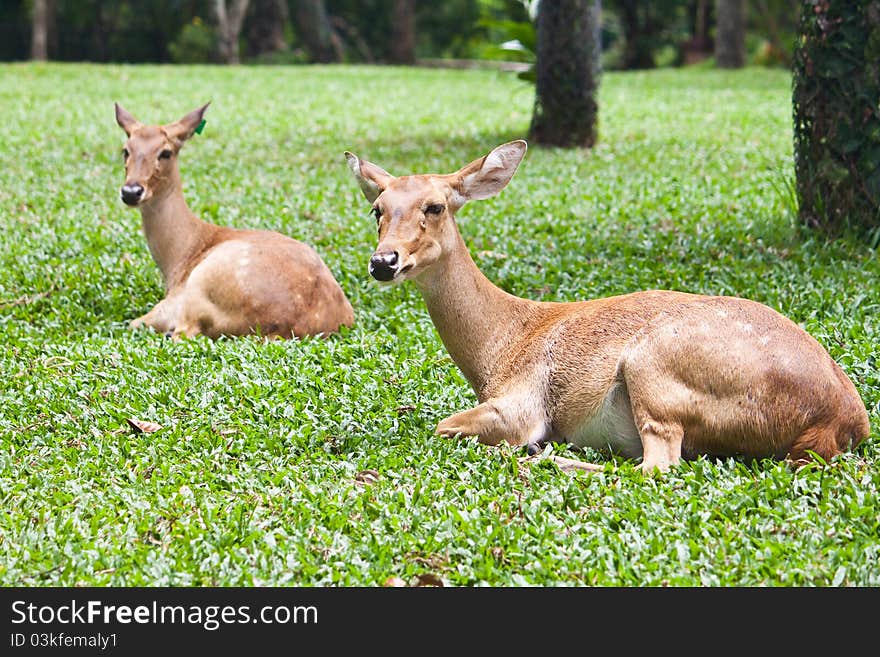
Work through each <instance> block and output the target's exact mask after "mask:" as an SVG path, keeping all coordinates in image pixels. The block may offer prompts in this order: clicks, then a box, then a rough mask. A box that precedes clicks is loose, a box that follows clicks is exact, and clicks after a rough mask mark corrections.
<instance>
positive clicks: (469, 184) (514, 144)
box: [450, 139, 528, 209]
mask: <svg viewBox="0 0 880 657" xmlns="http://www.w3.org/2000/svg"><path fill="white" fill-rule="evenodd" d="M527 148H528V146H527V144H526V142H525V141H524V140H522V139H517V140H516V141H509V142H507V143H506V144H501V145H500V146H496V147H495V148H493V149H492V150H491V151H489V153H488V154H487V155H486V156H485V157H483V158H480V159H479V160H474V161H473V162H471V163H470V164H468V165H467V166H464V167H462V168H461V169H459V170H458V171H456V172H455V173H454V174H452V175H451V176H450V178H451V181H450V182H451V184H452V189H453V190H454V194H453V199H452V203H453V205H455V206H457V207H456V209H458V208H460V207H461V206H462V205H464V204H465V202H467V201H471V200H479V199H484V198H489V197H491V196H495V195H496V194H497V193H498V192H500V191H501V190H502V189H504V188H505V187H506V186H507V183H509V182H510V179H511V178H513V174H515V173H516V169H517V167H518V166H519V163H520V162H522V160H523V158H524V157H525V155H526V149H527Z"/></svg>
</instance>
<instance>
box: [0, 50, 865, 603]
mask: <svg viewBox="0 0 880 657" xmlns="http://www.w3.org/2000/svg"><path fill="white" fill-rule="evenodd" d="M533 93H534V91H533V87H531V86H529V85H527V84H526V83H524V82H522V81H520V80H517V79H516V77H515V76H513V75H512V74H501V73H495V72H490V71H446V70H410V69H403V68H380V67H353V66H351V67H349V66H339V67H336V66H334V67H294V68H286V67H266V68H249V67H240V68H222V67H167V66H166V67H163V66H97V65H58V64H53V65H30V64H15V65H0V116H2V117H3V121H2V122H0V229H2V230H0V258H2V260H0V262H2V269H0V501H2V504H0V584H2V585H5V586H10V585H25V586H47V585H63V586H73V585H114V586H139V585H175V586H211V585H221V586H227V585H245V586H250V585H302V586H314V585H320V586H324V585H364V586H380V585H382V584H383V583H384V582H385V581H386V579H388V578H389V577H399V578H401V579H403V580H404V581H406V582H407V583H411V584H414V583H416V582H418V581H419V578H422V580H423V581H436V579H435V578H440V579H441V580H442V582H443V583H444V584H445V585H448V586H456V585H458V586H461V585H465V586H467V585H493V586H501V585H526V584H533V585H600V586H661V585H670V586H701V585H706V586H752V585H769V586H837V585H841V586H878V585H880V520H878V501H880V500H878V489H880V468H878V462H880V447H878V430H877V427H878V426H880V374H878V369H877V363H876V360H875V358H876V355H875V343H876V342H877V339H878V333H877V331H878V327H877V318H878V316H880V286H878V285H877V280H878V275H880V263H878V258H877V253H876V251H874V250H871V249H870V248H868V247H867V246H865V245H863V244H860V243H859V242H857V241H855V240H852V239H841V240H838V241H835V242H827V241H825V240H823V239H821V238H818V237H816V236H813V235H811V234H809V233H806V232H804V231H802V230H801V229H799V228H798V227H797V225H796V221H795V214H794V213H795V205H794V201H793V197H792V191H791V190H792V182H793V165H792V160H791V151H792V140H791V104H790V79H789V76H788V75H787V74H786V73H784V72H780V71H766V70H759V69H750V70H744V71H739V72H733V73H725V72H717V71H710V70H699V71H680V70H679V71H671V70H670V71H656V72H651V73H627V74H614V73H607V74H605V75H604V76H603V79H602V86H601V93H600V144H599V145H598V147H597V148H595V149H594V150H592V151H589V152H587V151H578V150H570V151H567V150H552V149H541V148H537V147H533V148H531V149H530V151H529V153H528V155H527V158H526V160H525V161H524V163H523V165H522V166H521V167H520V169H519V172H518V173H517V175H516V176H515V177H514V179H513V181H512V182H511V184H510V185H509V186H508V187H507V188H506V189H505V190H504V191H503V192H502V193H501V195H500V196H498V197H496V198H493V199H490V200H486V201H479V202H474V203H471V204H469V205H468V206H466V207H465V208H464V209H462V211H461V212H460V213H459V217H458V219H459V223H460V225H461V229H462V233H463V235H464V237H465V240H466V242H467V243H468V245H469V246H470V248H471V250H472V253H473V255H474V259H475V260H476V262H477V264H478V265H479V266H480V267H481V268H482V269H483V270H484V271H485V273H486V274H487V276H489V278H490V279H492V280H493V281H495V282H496V283H497V284H499V285H500V286H502V287H503V288H504V289H506V290H508V291H510V292H512V293H515V294H518V295H521V296H526V297H530V298H533V299H544V300H577V299H584V298H593V297H602V296H608V295H613V294H620V293H626V292H631V291H634V290H640V289H647V288H671V289H677V290H684V291H690V292H701V293H707V294H734V295H739V296H745V297H749V298H752V299H755V300H758V301H761V302H764V303H766V304H768V305H770V306H771V307H773V308H776V309H778V310H779V311H781V312H782V313H784V314H786V315H788V316H789V317H791V318H792V319H794V320H795V321H796V322H798V323H800V324H801V325H802V326H804V327H805V328H806V329H807V330H808V331H809V332H810V333H812V334H813V335H814V336H815V337H816V338H817V339H818V340H819V341H820V342H821V343H822V344H823V345H824V346H825V347H826V348H827V349H828V350H829V351H830V353H831V355H832V356H833V357H834V358H835V359H836V360H837V361H838V362H839V363H840V364H841V365H842V366H843V368H844V370H845V371H846V372H847V373H848V374H849V375H850V377H851V378H852V379H853V381H854V382H855V384H856V387H857V388H858V390H859V392H860V393H861V395H862V398H863V400H864V402H865V404H866V406H867V408H868V410H869V413H870V417H871V422H872V427H873V429H872V435H871V438H869V440H868V441H867V442H866V443H865V444H864V445H863V447H862V448H861V449H859V450H858V451H857V452H856V453H854V454H848V455H846V456H844V457H842V458H839V459H838V460H835V461H834V462H833V463H831V464H829V465H827V466H825V467H818V466H810V467H806V468H804V469H801V470H798V471H794V470H792V469H790V468H789V467H787V466H786V465H784V464H781V463H777V462H770V461H767V462H755V463H752V462H740V461H736V460H712V459H700V460H697V461H693V462H690V463H686V464H684V465H683V466H681V467H680V468H678V469H676V470H674V471H672V472H670V473H668V474H666V475H664V476H660V477H654V478H647V477H643V476H642V475H640V474H639V473H638V472H637V471H635V470H634V468H633V466H634V463H633V462H630V461H626V460H623V459H619V458H611V457H608V456H607V455H602V454H587V455H586V458H589V459H591V460H594V461H599V462H601V463H604V464H606V466H605V471H604V472H602V473H598V474H585V473H581V474H577V475H568V474H564V473H562V472H560V471H559V470H558V469H557V468H556V467H555V466H554V465H551V464H549V463H542V464H538V465H535V466H533V467H531V468H529V467H526V466H523V465H520V464H519V463H518V460H517V459H518V457H520V456H522V455H523V452H522V451H519V450H516V449H512V448H500V449H499V448H487V447H485V446H483V445H479V444H477V443H476V442H474V441H462V440H450V439H441V438H437V437H435V436H433V435H432V433H433V429H434V426H435V425H436V423H437V422H438V421H439V420H441V419H442V418H444V417H446V416H447V415H450V414H452V413H453V412H456V411H459V410H463V409H465V408H469V407H471V406H473V405H474V403H475V396H474V394H473V393H472V391H471V390H470V388H469V387H468V385H467V384H466V382H465V380H464V378H463V377H462V375H461V374H460V373H459V371H458V370H457V368H456V367H455V365H454V363H453V362H452V361H451V360H450V359H449V357H448V356H447V354H446V352H445V350H444V347H443V345H442V343H441V342H440V340H439V338H438V337H437V334H436V332H435V330H434V328H433V325H432V324H431V320H430V318H429V316H428V314H427V311H426V310H425V307H424V304H423V302H422V299H421V297H420V296H419V294H418V292H417V290H416V289H415V287H414V286H412V285H411V284H408V285H404V286H400V287H397V288H393V289H382V288H379V287H378V285H376V284H374V283H373V282H372V280H371V279H370V277H369V275H368V274H367V262H368V259H369V256H370V253H371V252H372V249H373V247H374V246H375V223H374V221H373V219H372V218H371V217H370V216H369V214H368V211H369V204H367V203H366V201H365V200H364V199H363V197H362V195H361V193H360V190H359V189H358V186H357V184H356V183H355V181H354V180H353V178H352V177H351V174H350V172H349V171H348V169H347V167H346V166H345V160H344V158H343V155H342V154H343V151H345V150H351V151H353V152H355V153H356V154H358V155H359V156H361V157H363V158H365V159H369V160H371V161H373V162H376V163H378V164H380V165H381V166H383V167H384V168H386V169H387V170H389V171H390V172H391V173H395V174H406V173H417V172H423V173H424V172H431V171H432V172H441V173H442V172H450V171H453V170H455V169H457V168H458V167H460V166H462V165H464V164H465V163H467V162H469V161H471V160H472V159H475V158H477V157H479V156H482V155H483V154H485V153H486V152H488V150H490V149H491V148H492V147H493V146H495V145H497V144H499V143H501V142H504V141H507V140H510V139H515V138H520V137H524V136H525V135H526V134H527V131H528V125H529V120H530V118H531V109H532V101H533ZM208 100H210V101H212V105H211V107H210V109H209V111H208V114H207V125H206V127H205V130H204V132H203V133H202V134H201V135H200V136H197V137H195V138H194V139H193V140H192V141H191V142H189V143H188V144H187V146H186V147H185V148H184V150H183V152H182V154H181V171H182V177H183V180H184V192H185V195H186V197H187V200H188V202H189V203H190V206H191V207H192V209H193V210H194V211H195V212H196V213H197V214H198V215H200V216H201V217H202V218H204V219H207V220H210V221H214V222H217V223H221V224H227V225H232V226H239V227H253V228H269V229H274V230H279V231H282V232H284V233H287V234H289V235H292V236H294V237H296V238H298V239H301V240H303V241H305V242H308V243H309V244H311V245H313V246H314V247H315V248H316V249H317V251H318V252H319V253H320V254H321V256H322V257H323V258H324V260H325V262H327V264H328V266H329V267H330V269H331V270H332V271H333V272H334V274H335V275H336V276H337V278H338V280H339V281H340V283H341V285H342V287H343V288H344V290H345V291H346V293H347V294H348V296H349V298H350V300H351V302H352V304H353V305H354V308H355V317H356V325H355V327H354V328H353V329H351V330H349V331H345V332H344V333H343V334H342V335H336V336H333V337H330V338H329V339H305V340H301V341H275V342H269V343H266V342H263V341H261V340H259V339H257V338H236V339H221V340H218V341H216V342H212V341H209V340H207V339H205V338H195V339H190V340H184V341H181V342H177V343H174V342H172V341H170V340H167V339H165V338H163V337H162V336H160V335H157V334H152V333H150V332H147V331H138V332H132V331H129V330H128V329H127V328H126V326H127V322H128V321H129V320H130V319H132V318H134V317H137V316H139V315H141V314H143V313H144V312H145V311H146V310H148V309H149V308H150V307H151V306H152V305H153V304H154V303H156V302H157V301H158V300H159V299H160V298H161V296H162V283H161V278H160V275H159V271H158V269H157V267H156V266H155V264H154V263H153V261H152V260H151V258H150V255H149V252H148V250H147V247H146V243H145V240H144V238H143V236H142V234H141V231H140V216H139V214H138V213H137V211H135V210H131V209H129V208H126V207H125V206H124V205H123V204H122V203H121V202H120V200H119V194H118V190H119V186H120V185H121V184H122V182H123V168H122V158H121V155H120V150H121V147H122V143H123V133H122V131H121V130H120V129H119V128H118V126H117V125H116V123H115V121H114V114H113V102H114V101H119V102H120V103H122V104H123V105H124V106H125V107H126V108H127V109H128V110H130V111H131V112H132V113H133V114H134V115H135V116H137V117H138V118H139V119H140V120H142V121H144V122H168V121H172V120H174V119H177V118H179V116H181V115H182V114H184V113H185V112H187V111H189V110H191V109H193V108H195V107H197V106H198V105H200V104H202V103H204V102H206V101H208ZM132 418H134V419H140V420H144V421H150V422H155V423H158V424H159V425H161V427H162V428H161V429H160V430H158V431H156V432H154V433H139V432H137V431H135V430H134V429H133V428H132V427H131V426H130V424H129V422H128V420H129V419H132ZM556 450H557V452H558V453H561V454H563V455H567V456H569V457H574V458H577V457H583V456H582V455H578V454H575V453H573V452H571V451H569V450H568V449H567V448H565V447H564V446H557V447H556ZM365 470H372V471H375V473H376V474H375V475H371V476H365V475H364V474H363V471H365ZM432 576H433V577H432Z"/></svg>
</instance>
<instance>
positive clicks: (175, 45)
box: [168, 16, 217, 64]
mask: <svg viewBox="0 0 880 657" xmlns="http://www.w3.org/2000/svg"><path fill="white" fill-rule="evenodd" d="M216 51H217V34H216V33H215V32H214V29H213V28H212V27H210V26H208V25H205V24H204V23H203V22H202V20H201V19H200V18H199V17H198V16H196V17H195V18H193V19H192V21H191V22H190V23H187V24H186V25H184V27H183V29H182V30H181V31H180V34H179V35H178V36H177V38H176V39H175V40H174V41H172V42H171V43H169V44H168V52H169V54H170V55H171V60H172V61H174V62H175V63H177V64H205V63H208V62H212V61H214V53H215V52H216Z"/></svg>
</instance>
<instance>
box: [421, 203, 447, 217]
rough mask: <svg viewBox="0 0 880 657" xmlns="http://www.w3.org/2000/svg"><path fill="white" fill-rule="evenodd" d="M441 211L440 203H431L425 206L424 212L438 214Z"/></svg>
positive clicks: (441, 205)
mask: <svg viewBox="0 0 880 657" xmlns="http://www.w3.org/2000/svg"><path fill="white" fill-rule="evenodd" d="M441 212H443V204H442V203H432V204H431V205H429V206H428V207H426V208H425V214H440V213H441Z"/></svg>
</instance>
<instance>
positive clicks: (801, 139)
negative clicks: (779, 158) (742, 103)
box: [792, 0, 880, 247]
mask: <svg viewBox="0 0 880 657" xmlns="http://www.w3.org/2000/svg"><path fill="white" fill-rule="evenodd" d="M800 5H801V16H800V26H799V33H798V40H797V43H798V46H797V49H796V50H795V55H794V66H793V90H792V104H793V107H794V155H795V158H794V160H795V182H796V192H797V200H798V216H799V217H800V220H801V222H803V224H805V225H806V226H808V227H810V228H813V229H817V230H819V231H822V232H825V233H828V234H831V235H838V234H841V233H843V232H845V231H847V230H852V231H853V232H855V233H857V234H862V235H864V236H865V237H867V239H868V241H869V243H870V244H872V246H874V247H876V246H877V245H878V244H880V66H878V64H877V62H878V60H880V0H850V1H848V2H828V1H827V0H825V1H822V2H818V3H817V2H816V1H815V0H801V3H800Z"/></svg>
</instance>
